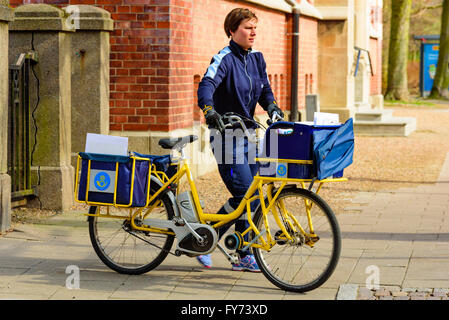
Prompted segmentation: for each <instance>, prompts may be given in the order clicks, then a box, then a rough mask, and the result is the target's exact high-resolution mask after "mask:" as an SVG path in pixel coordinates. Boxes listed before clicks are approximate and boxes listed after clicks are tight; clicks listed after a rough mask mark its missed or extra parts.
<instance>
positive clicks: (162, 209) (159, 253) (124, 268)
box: [89, 198, 174, 275]
mask: <svg viewBox="0 0 449 320" xmlns="http://www.w3.org/2000/svg"><path fill="white" fill-rule="evenodd" d="M98 208H99V207H90V209H89V213H91V214H95V213H96V212H97V210H99V209H98ZM103 209H104V208H103ZM129 210H130V209H127V208H123V209H116V208H111V211H115V212H113V214H120V215H121V216H126V215H128V216H129V213H128V212H129ZM134 210H136V209H135V208H134ZM173 215H174V211H173V208H172V205H171V202H170V201H169V200H168V199H164V198H163V199H162V201H161V206H159V207H156V208H154V209H153V211H152V212H151V213H150V217H151V218H156V219H172V218H173ZM135 223H136V224H139V221H135ZM89 234H90V239H91V243H92V246H93V247H94V250H95V252H96V253H97V255H98V257H99V258H100V259H101V261H103V263H104V264H106V265H107V266H108V267H109V268H111V269H112V270H114V271H116V272H118V273H124V274H133V275H137V274H143V273H146V272H148V271H150V270H152V269H154V268H156V267H157V266H158V265H159V264H161V263H162V261H164V259H165V258H166V257H167V255H168V253H169V252H170V249H171V247H172V245H173V241H174V236H173V235H167V234H161V233H153V232H148V231H140V230H135V229H133V228H132V226H131V224H130V219H129V218H127V219H126V218H123V219H117V218H106V217H92V216H90V217H89Z"/></svg>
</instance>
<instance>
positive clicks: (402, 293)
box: [392, 291, 409, 297]
mask: <svg viewBox="0 0 449 320" xmlns="http://www.w3.org/2000/svg"><path fill="white" fill-rule="evenodd" d="M392 295H393V297H405V296H408V295H409V293H408V292H405V291H396V292H392Z"/></svg>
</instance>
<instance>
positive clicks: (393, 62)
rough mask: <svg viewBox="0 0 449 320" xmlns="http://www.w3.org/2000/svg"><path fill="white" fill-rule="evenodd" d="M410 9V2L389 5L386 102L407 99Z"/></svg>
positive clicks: (410, 0) (407, 0)
mask: <svg viewBox="0 0 449 320" xmlns="http://www.w3.org/2000/svg"><path fill="white" fill-rule="evenodd" d="M411 8H412V0H394V1H392V3H391V20H390V25H391V29H390V46H389V54H388V82H387V91H386V93H385V99H387V100H408V99H409V91H408V83H407V62H408V44H409V30H410V13H411Z"/></svg>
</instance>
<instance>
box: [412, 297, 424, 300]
mask: <svg viewBox="0 0 449 320" xmlns="http://www.w3.org/2000/svg"><path fill="white" fill-rule="evenodd" d="M410 300H426V297H410Z"/></svg>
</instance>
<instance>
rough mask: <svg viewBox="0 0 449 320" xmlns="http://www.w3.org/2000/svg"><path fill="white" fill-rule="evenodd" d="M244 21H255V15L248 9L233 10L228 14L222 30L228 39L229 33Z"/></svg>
mask: <svg viewBox="0 0 449 320" xmlns="http://www.w3.org/2000/svg"><path fill="white" fill-rule="evenodd" d="M246 19H250V20H252V19H256V20H258V19H257V17H256V14H255V13H254V12H252V11H250V10H249V9H245V8H235V9H233V10H232V11H231V12H229V13H228V15H227V16H226V19H225V22H224V30H225V32H226V35H227V36H228V38H229V37H230V36H231V32H235V31H236V30H237V29H238V27H239V25H240V23H242V21H243V20H246Z"/></svg>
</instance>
